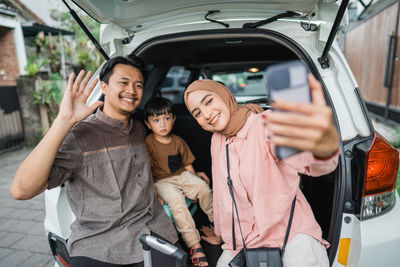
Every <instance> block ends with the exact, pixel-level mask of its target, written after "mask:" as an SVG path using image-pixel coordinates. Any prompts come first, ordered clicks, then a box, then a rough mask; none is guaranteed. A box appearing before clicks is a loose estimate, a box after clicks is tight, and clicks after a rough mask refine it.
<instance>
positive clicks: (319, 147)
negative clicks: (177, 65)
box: [184, 75, 339, 267]
mask: <svg viewBox="0 0 400 267" xmlns="http://www.w3.org/2000/svg"><path fill="white" fill-rule="evenodd" d="M309 84H310V88H311V96H312V103H310V104H301V103H295V102H289V101H276V102H275V103H274V104H273V105H272V106H273V108H276V109H279V110H285V111H288V112H273V111H270V110H269V111H265V112H263V110H262V108H261V107H260V106H257V105H246V106H242V107H240V106H238V104H237V103H236V100H235V98H234V97H233V96H232V94H231V93H230V92H229V89H228V88H226V87H225V86H224V85H222V84H220V83H218V82H215V81H212V80H198V81H195V82H193V83H192V84H191V85H190V86H189V87H188V88H187V90H186V91H185V95H184V98H185V103H186V106H187V108H188V110H189V112H190V113H191V114H192V115H193V117H194V118H195V119H196V120H197V122H198V123H199V124H200V126H201V127H202V128H203V129H205V130H207V131H210V132H213V133H214V134H213V137H212V140H211V157H212V175H213V190H214V203H213V205H214V224H215V233H216V236H212V235H210V234H207V233H208V231H204V232H205V233H206V236H205V237H203V238H204V239H205V240H206V241H208V242H210V243H222V242H224V244H223V245H222V248H223V250H224V251H223V253H222V255H221V257H220V258H219V260H218V264H217V266H228V263H229V261H230V260H231V259H232V258H233V257H234V256H235V255H236V254H237V253H238V252H239V250H240V249H241V248H242V242H241V240H242V239H241V235H240V230H239V226H238V224H237V223H235V231H234V232H235V240H236V250H235V251H234V250H233V238H232V202H231V201H230V200H231V196H230V194H229V188H228V185H227V182H226V181H227V180H226V179H227V162H226V158H227V157H226V144H229V146H228V151H229V164H230V168H229V169H230V177H231V179H232V183H233V187H234V196H235V199H236V204H237V207H238V210H239V215H240V222H241V228H242V230H243V236H244V239H245V245H246V247H247V248H256V247H282V244H283V240H284V235H285V233H286V228H287V226H288V219H289V214H290V209H291V206H292V201H293V199H294V197H295V196H296V202H295V210H294V215H293V222H292V226H291V229H290V234H289V239H288V244H287V246H286V251H285V254H284V255H283V257H282V262H283V265H284V267H289V266H329V260H328V257H327V253H326V248H327V247H329V243H328V242H327V241H325V240H324V239H323V238H322V231H321V228H320V226H319V225H318V223H317V222H316V220H315V218H314V216H313V213H312V210H311V207H310V205H309V204H308V202H307V200H306V199H305V197H304V195H303V194H302V192H301V190H300V189H299V179H300V178H299V175H298V173H303V174H307V175H311V176H320V175H323V174H327V173H330V172H332V171H333V170H334V169H335V168H336V166H337V160H338V155H339V137H338V133H337V130H336V128H335V126H334V124H333V122H332V110H331V108H330V107H328V106H327V105H326V102H325V98H324V95H323V91H322V87H321V84H320V83H319V82H318V81H317V80H316V79H315V78H314V77H312V76H311V75H310V76H309ZM276 145H280V146H289V147H293V148H296V149H299V150H304V151H305V152H301V153H299V154H296V155H294V156H292V157H290V158H287V159H283V160H281V159H278V158H277V157H276V154H275V146H276ZM235 220H236V216H235Z"/></svg>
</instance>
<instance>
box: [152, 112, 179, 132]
mask: <svg viewBox="0 0 400 267" xmlns="http://www.w3.org/2000/svg"><path fill="white" fill-rule="evenodd" d="M145 122H146V125H147V126H148V127H149V128H150V130H152V131H153V133H154V134H155V135H157V136H160V137H165V136H168V135H169V134H170V133H171V131H172V126H174V122H175V117H174V116H173V115H172V114H171V113H168V114H161V115H157V116H149V117H148V118H147V120H146V121H145Z"/></svg>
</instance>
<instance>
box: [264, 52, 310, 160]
mask: <svg viewBox="0 0 400 267" xmlns="http://www.w3.org/2000/svg"><path fill="white" fill-rule="evenodd" d="M307 73H308V71H307V67H306V66H305V65H304V63H302V62H301V61H299V60H296V61H290V62H286V63H281V64H276V65H271V66H269V67H268V68H267V69H266V80H267V95H268V97H269V98H270V99H271V100H273V101H274V100H290V101H297V102H302V103H310V102H311V93H310V87H309V85H308V78H307ZM282 112H284V111H282ZM299 152H300V150H296V149H294V148H290V147H280V146H276V155H277V156H278V157H279V158H280V159H284V158H287V157H290V156H292V155H294V154H296V153H299Z"/></svg>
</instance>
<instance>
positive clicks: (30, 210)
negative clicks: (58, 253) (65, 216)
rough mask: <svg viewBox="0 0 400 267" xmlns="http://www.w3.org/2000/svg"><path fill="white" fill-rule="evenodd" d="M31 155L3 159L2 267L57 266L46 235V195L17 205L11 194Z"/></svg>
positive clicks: (0, 177)
mask: <svg viewBox="0 0 400 267" xmlns="http://www.w3.org/2000/svg"><path fill="white" fill-rule="evenodd" d="M29 152H30V150H29V149H19V150H17V151H13V152H7V153H5V154H1V155H0V266H1V267H12V266H26V267H28V266H29V267H39V266H46V267H47V266H54V260H53V257H52V255H51V253H50V249H49V245H48V242H47V238H46V235H45V232H44V227H43V221H44V195H43V194H41V195H39V196H37V197H35V198H34V199H32V200H26V201H17V200H14V199H13V198H12V197H11V196H10V194H9V191H8V190H9V188H10V185H11V181H12V178H13V177H14V174H15V171H16V170H17V167H18V165H19V164H20V163H21V162H22V160H23V159H24V158H25V157H26V155H28V153H29Z"/></svg>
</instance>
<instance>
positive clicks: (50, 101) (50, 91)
mask: <svg viewBox="0 0 400 267" xmlns="http://www.w3.org/2000/svg"><path fill="white" fill-rule="evenodd" d="M61 82H62V78H61V77H60V75H59V74H58V73H52V74H50V80H48V81H42V82H41V86H39V87H38V88H37V89H36V90H35V91H34V92H33V103H35V104H40V105H48V106H49V108H50V109H51V108H52V107H54V106H56V105H58V103H60V102H61V99H62V92H61V89H60V83H61Z"/></svg>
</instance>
